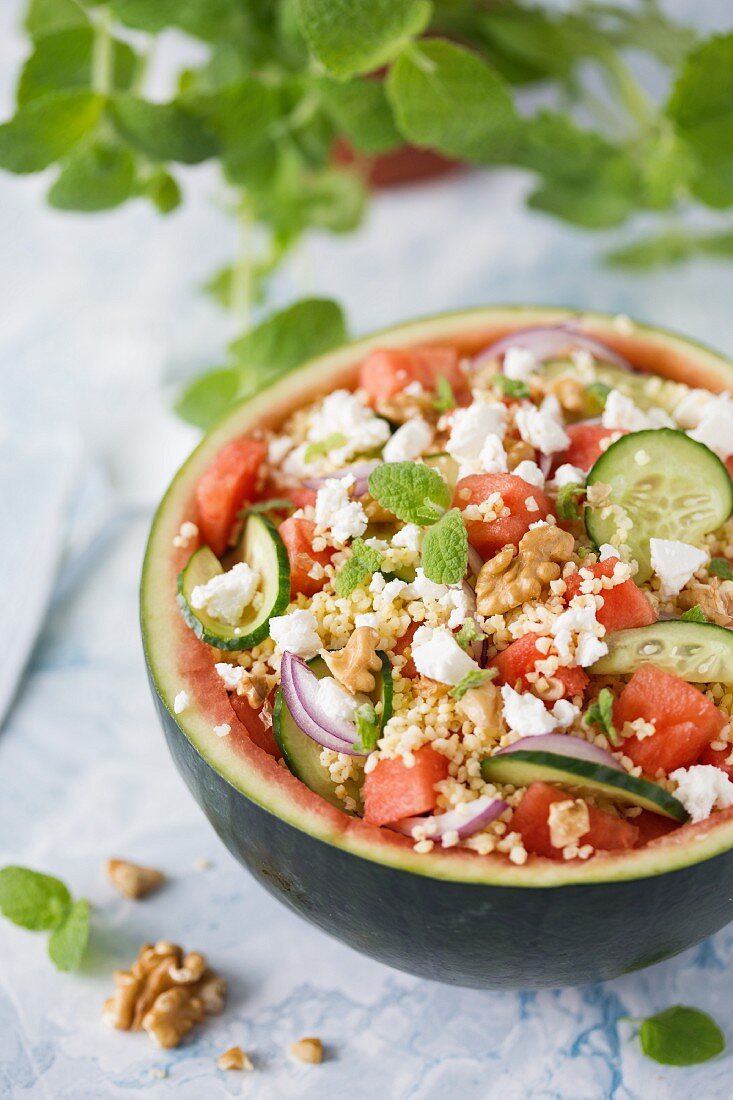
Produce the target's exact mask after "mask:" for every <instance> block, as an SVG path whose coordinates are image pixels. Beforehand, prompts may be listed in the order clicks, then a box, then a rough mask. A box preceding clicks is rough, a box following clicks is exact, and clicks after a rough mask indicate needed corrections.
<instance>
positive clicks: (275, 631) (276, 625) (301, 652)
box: [270, 608, 321, 661]
mask: <svg viewBox="0 0 733 1100" xmlns="http://www.w3.org/2000/svg"><path fill="white" fill-rule="evenodd" d="M270 637H271V638H272V640H273V642H274V643H275V645H276V646H277V648H278V649H279V650H280V652H281V653H286V652H287V653H295V654H296V656H298V657H303V658H304V659H305V660H306V661H307V660H308V659H309V658H310V657H315V655H316V653H318V651H319V649H320V648H321V639H320V638H319V636H318V623H317V622H316V617H315V615H314V614H313V612H312V611H309V610H308V609H307V608H296V609H295V610H294V611H289V612H288V614H287V615H275V616H274V617H273V618H272V619H270Z"/></svg>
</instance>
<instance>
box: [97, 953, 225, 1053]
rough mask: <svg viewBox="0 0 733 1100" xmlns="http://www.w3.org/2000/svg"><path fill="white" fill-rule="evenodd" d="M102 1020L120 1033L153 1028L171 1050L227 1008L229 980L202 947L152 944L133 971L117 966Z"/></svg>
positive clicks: (151, 1032) (154, 1035) (157, 1040)
mask: <svg viewBox="0 0 733 1100" xmlns="http://www.w3.org/2000/svg"><path fill="white" fill-rule="evenodd" d="M114 981H115V992H114V995H113V996H112V997H109V998H108V999H107V1000H106V1001H105V1003H104V1009H103V1011H102V1018H103V1019H104V1021H105V1022H106V1023H108V1024H110V1026H111V1027H116V1028H118V1029H119V1030H120V1031H143V1030H144V1031H147V1033H148V1035H149V1036H150V1038H151V1039H152V1040H153V1042H154V1043H155V1044H156V1045H157V1046H159V1047H163V1048H165V1049H167V1048H169V1047H175V1046H178V1044H179V1043H180V1042H181V1040H182V1039H183V1037H184V1036H185V1035H187V1034H188V1032H189V1031H190V1030H191V1028H192V1027H194V1025H195V1024H198V1023H200V1022H201V1020H203V1018H204V1016H208V1015H214V1014H217V1013H219V1012H221V1011H222V1009H223V1007H224V1001H225V998H226V982H225V981H224V979H223V978H222V977H220V976H219V975H218V974H216V973H215V972H214V971H213V970H210V969H209V968H208V967H207V965H206V960H205V958H204V956H203V955H201V954H200V953H199V952H197V951H193V952H190V953H189V954H187V955H184V954H183V951H182V950H181V948H180V947H179V946H178V945H177V944H175V943H169V941H168V940H159V941H158V942H157V943H156V944H150V943H146V944H143V946H142V947H141V948H140V952H139V954H138V957H137V959H136V960H135V962H134V963H133V964H132V966H131V967H130V969H129V970H116V971H115V974H114Z"/></svg>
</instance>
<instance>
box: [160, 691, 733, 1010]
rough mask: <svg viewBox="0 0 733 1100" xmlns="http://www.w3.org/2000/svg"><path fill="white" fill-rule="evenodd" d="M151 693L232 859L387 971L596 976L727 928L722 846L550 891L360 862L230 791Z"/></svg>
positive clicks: (513, 982)
mask: <svg viewBox="0 0 733 1100" xmlns="http://www.w3.org/2000/svg"><path fill="white" fill-rule="evenodd" d="M151 688H152V691H153V697H154V700H155V703H156V707H157V710H158V715H159V719H160V722H161V725H162V727H163V730H164V733H165V736H166V740H167V742H168V747H169V749H170V752H171V755H172V756H173V759H174V762H175V764H176V766H177V768H178V770H179V772H180V773H181V775H182V777H183V779H184V781H185V782H186V785H187V786H188V788H189V790H190V791H191V793H192V795H193V796H194V798H195V799H196V801H197V802H198V803H199V805H200V807H201V808H202V810H203V811H204V813H205V814H206V817H207V818H208V819H209V821H210V822H211V824H212V826H213V827H214V829H215V830H216V832H217V833H218V835H219V838H220V839H221V840H222V842H223V843H224V844H225V846H226V847H227V848H228V849H229V851H230V852H231V854H232V855H233V856H234V857H235V858H236V859H237V860H238V861H239V863H240V864H241V865H242V866H243V867H246V868H247V869H248V870H249V871H250V873H251V874H252V875H254V877H255V878H256V879H257V881H258V882H259V883H260V885H262V886H264V888H265V889H266V890H268V891H269V893H271V894H272V895H274V896H275V897H276V898H278V899H279V900H280V901H281V902H283V903H284V904H285V905H286V906H287V907H288V908H289V909H291V910H292V911H293V912H295V913H298V914H299V915H300V916H302V917H303V918H304V919H305V920H307V921H309V922H310V923H311V924H314V925H315V926H316V927H317V928H320V929H321V930H322V931H324V932H326V933H328V934H329V935H331V936H334V937H335V938H336V939H338V940H340V941H341V942H342V943H346V944H347V945H348V946H350V947H353V948H354V949H355V950H357V951H360V952H362V953H363V954H366V955H369V956H371V957H372V958H373V959H376V960H377V961H378V962H382V963H385V964H387V965H388V966H394V967H396V968H397V969H398V970H404V971H407V973H409V974H414V975H417V976H419V977H423V978H429V979H431V980H432V981H441V982H446V983H448V984H450V985H459V986H470V987H472V988H474V989H538V988H543V987H558V986H571V985H579V984H582V983H584V982H597V981H607V980H609V979H611V978H616V977H618V976H619V975H621V974H627V973H629V972H631V971H634V970H640V969H642V968H643V967H645V966H650V965H652V964H653V963H656V962H660V961H661V960H662V959H668V958H671V957H672V956H673V955H677V954H679V952H681V951H685V950H687V948H689V947H692V946H693V945H694V944H696V943H699V942H700V941H701V940H702V939H704V938H705V937H707V936H710V935H712V934H713V933H714V932H717V931H718V930H719V929H721V928H722V927H724V925H726V924H727V923H728V922H729V921H730V920H731V919H733V901H731V898H733V849H729V850H728V851H726V852H721V853H720V854H719V855H716V856H714V857H713V858H710V859H706V860H703V861H702V862H700V863H695V864H692V865H690V866H687V867H683V868H681V869H679V870H676V871H674V872H672V873H666V874H665V873H664V872H665V870H666V867H665V859H664V854H663V852H661V851H660V859H659V873H658V874H655V875H650V876H648V877H646V878H637V879H631V880H623V881H618V882H602V883H584V884H579V885H565V886H562V887H554V888H553V887H547V886H545V887H536V886H535V887H521V886H492V885H488V884H482V883H463V882H452V881H448V880H441V879H438V878H432V877H429V876H423V875H419V874H415V873H414V872H412V871H408V870H400V869H396V868H394V867H387V866H385V865H383V864H381V863H377V862H375V861H374V860H370V859H363V858H360V857H359V856H357V855H354V854H353V853H351V852H348V851H345V850H343V849H341V848H337V847H335V846H334V845H332V844H328V843H326V842H324V841H322V840H319V839H317V838H316V837H313V836H310V835H309V834H308V833H307V832H304V831H303V830H302V829H299V828H297V827H296V826H294V825H290V824H289V823H287V822H286V821H284V820H283V819H282V818H280V817H277V816H276V815H275V814H273V813H271V812H270V811H269V810H268V809H267V808H266V807H265V806H262V805H259V804H258V803H256V802H254V801H252V800H251V799H250V798H248V797H247V796H246V795H244V794H243V793H242V792H241V791H238V790H237V789H236V788H235V787H233V786H232V785H231V784H230V783H229V782H227V780H226V779H225V778H224V777H223V776H222V775H220V774H219V773H218V772H217V771H215V770H214V768H212V767H211V766H210V765H209V764H208V763H207V762H206V761H205V760H204V759H203V757H202V756H200V755H199V753H198V752H197V751H196V749H195V748H194V747H193V745H192V744H191V742H190V741H189V740H188V738H187V737H186V735H185V733H184V732H183V730H182V729H181V728H180V727H179V726H178V723H177V722H176V720H175V718H174V717H173V715H172V714H170V712H169V711H168V709H167V707H166V705H165V703H164V701H163V700H162V699H161V697H160V696H159V694H158V691H157V689H156V687H155V684H154V682H153V680H152V677H151ZM331 812H334V811H331ZM467 858H470V857H467ZM597 858H599V859H602V858H603V857H602V856H599V857H597ZM456 929H460V935H458V934H456Z"/></svg>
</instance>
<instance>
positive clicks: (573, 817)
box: [547, 798, 590, 849]
mask: <svg viewBox="0 0 733 1100" xmlns="http://www.w3.org/2000/svg"><path fill="white" fill-rule="evenodd" d="M547 824H548V825H549V827H550V844H552V846H553V848H562V849H565V848H566V847H567V846H568V845H571V844H572V845H576V846H577V843H578V841H579V840H580V838H581V837H582V836H585V834H586V833H587V832H589V831H590V814H589V813H588V803H587V802H584V801H583V799H582V798H568V799H566V800H565V801H563V802H553V803H552V805H551V806H550V810H549V813H548V817H547Z"/></svg>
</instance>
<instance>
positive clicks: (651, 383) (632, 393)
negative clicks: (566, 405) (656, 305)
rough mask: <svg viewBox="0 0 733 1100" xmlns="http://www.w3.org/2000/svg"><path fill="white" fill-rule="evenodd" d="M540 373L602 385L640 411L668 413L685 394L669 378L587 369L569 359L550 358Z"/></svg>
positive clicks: (601, 366)
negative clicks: (662, 410)
mask: <svg viewBox="0 0 733 1100" xmlns="http://www.w3.org/2000/svg"><path fill="white" fill-rule="evenodd" d="M542 373H543V375H544V376H545V377H546V378H550V379H553V378H567V377H570V378H577V379H579V381H581V382H585V383H586V384H587V385H590V383H591V382H603V383H604V384H605V385H606V386H610V387H611V389H612V390H618V391H619V393H623V394H624V395H625V396H626V397H630V398H631V400H632V401H633V402H634V404H635V405H636V406H637V407H638V408H640V409H644V410H646V409H652V408H656V409H664V411H665V412H668V413H671V412H673V411H674V408H675V405H677V404H678V402H679V401H680V399H681V397H682V396H683V395H684V394H685V393H686V392H687V387H686V386H683V385H681V384H680V383H679V382H673V381H671V379H669V378H661V377H660V376H659V375H657V374H641V373H639V374H636V373H633V372H632V371H625V370H622V369H621V368H620V367H615V366H613V364H611V363H599V362H594V363H593V366H592V367H591V368H590V369H589V370H587V369H586V368H585V367H583V366H578V364H577V363H575V362H573V360H572V359H553V360H551V361H550V362H549V363H547V364H546V365H545V367H544V368H543V370H542Z"/></svg>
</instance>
